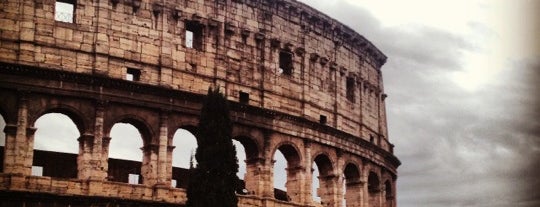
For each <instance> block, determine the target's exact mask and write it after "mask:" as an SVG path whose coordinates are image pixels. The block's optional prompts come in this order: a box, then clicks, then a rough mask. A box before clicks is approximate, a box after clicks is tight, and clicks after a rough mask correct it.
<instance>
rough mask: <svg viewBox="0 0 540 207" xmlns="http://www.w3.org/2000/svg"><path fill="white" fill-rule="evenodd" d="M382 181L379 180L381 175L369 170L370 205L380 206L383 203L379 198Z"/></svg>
mask: <svg viewBox="0 0 540 207" xmlns="http://www.w3.org/2000/svg"><path fill="white" fill-rule="evenodd" d="M380 191H381V188H380V182H379V175H377V173H375V172H369V175H368V197H369V205H370V206H373V207H379V206H380V205H381V201H380V198H379V195H380Z"/></svg>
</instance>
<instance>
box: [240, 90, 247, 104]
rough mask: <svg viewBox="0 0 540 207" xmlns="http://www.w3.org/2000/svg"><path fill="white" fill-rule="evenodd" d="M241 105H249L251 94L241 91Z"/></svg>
mask: <svg viewBox="0 0 540 207" xmlns="http://www.w3.org/2000/svg"><path fill="white" fill-rule="evenodd" d="M239 99H240V103H243V104H247V103H248V102H249V93H246V92H243V91H240V97H239Z"/></svg>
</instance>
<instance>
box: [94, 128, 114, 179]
mask: <svg viewBox="0 0 540 207" xmlns="http://www.w3.org/2000/svg"><path fill="white" fill-rule="evenodd" d="M110 143H111V137H103V138H102V140H101V149H102V150H101V160H99V162H100V163H101V166H102V170H101V171H99V172H100V174H102V176H103V180H108V179H109V144H110ZM94 155H95V154H94ZM96 179H99V177H96Z"/></svg>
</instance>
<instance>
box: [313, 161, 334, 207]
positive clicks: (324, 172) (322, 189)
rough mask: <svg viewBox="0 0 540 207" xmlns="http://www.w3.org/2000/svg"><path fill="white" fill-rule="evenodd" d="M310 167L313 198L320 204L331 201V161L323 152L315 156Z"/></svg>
mask: <svg viewBox="0 0 540 207" xmlns="http://www.w3.org/2000/svg"><path fill="white" fill-rule="evenodd" d="M312 166H313V169H312V185H311V186H312V187H311V188H312V192H313V193H314V194H313V200H314V201H320V202H321V204H322V205H328V204H331V203H332V201H331V200H332V193H331V192H332V189H333V187H334V185H336V183H335V179H334V178H333V173H332V171H333V166H332V161H330V158H328V156H327V155H325V154H319V155H317V156H315V159H314V160H313V164H312Z"/></svg>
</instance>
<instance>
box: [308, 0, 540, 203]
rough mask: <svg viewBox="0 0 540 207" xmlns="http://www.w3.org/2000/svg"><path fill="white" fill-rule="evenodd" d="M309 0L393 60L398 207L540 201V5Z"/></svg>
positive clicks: (387, 76)
mask: <svg viewBox="0 0 540 207" xmlns="http://www.w3.org/2000/svg"><path fill="white" fill-rule="evenodd" d="M303 2H306V3H307V4H309V5H311V6H313V7H315V8H316V9H318V10H320V11H323V12H324V13H326V14H328V15H329V16H331V17H333V18H335V19H337V20H339V21H341V22H343V23H345V24H346V25H348V26H350V27H351V28H353V29H354V30H356V31H357V32H359V33H360V34H362V35H363V36H365V37H366V38H367V39H369V40H370V41H371V42H372V43H374V44H375V45H376V46H377V47H378V48H379V49H380V50H381V51H383V53H385V54H386V55H387V56H388V61H387V63H386V64H385V65H384V66H383V68H382V70H383V75H384V84H385V91H386V93H387V94H389V98H388V99H387V105H386V107H387V110H388V126H389V133H390V134H389V136H390V140H391V142H392V143H394V144H395V145H396V147H395V154H396V155H397V156H398V158H399V159H400V160H401V161H402V166H400V167H399V169H398V192H397V193H398V206H400V207H417V206H429V207H436V206H445V207H447V206H491V207H497V206H501V207H503V206H504V207H507V206H530V207H533V206H535V207H537V206H540V193H539V192H540V189H539V188H540V187H538V186H540V179H539V176H540V170H539V168H540V159H539V158H540V136H539V134H540V107H539V106H540V103H539V97H540V88H539V84H538V83H539V81H540V75H539V74H540V55H539V49H540V45H539V44H540V40H535V39H538V38H540V24H539V21H536V20H537V19H539V17H538V16H534V15H535V13H536V12H540V1H525V0H518V1H507V0H485V1H480V0H446V1H435V0H407V1H391V0H372V1H371V0H365V1H363V0H309V1H308V0H303Z"/></svg>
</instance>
